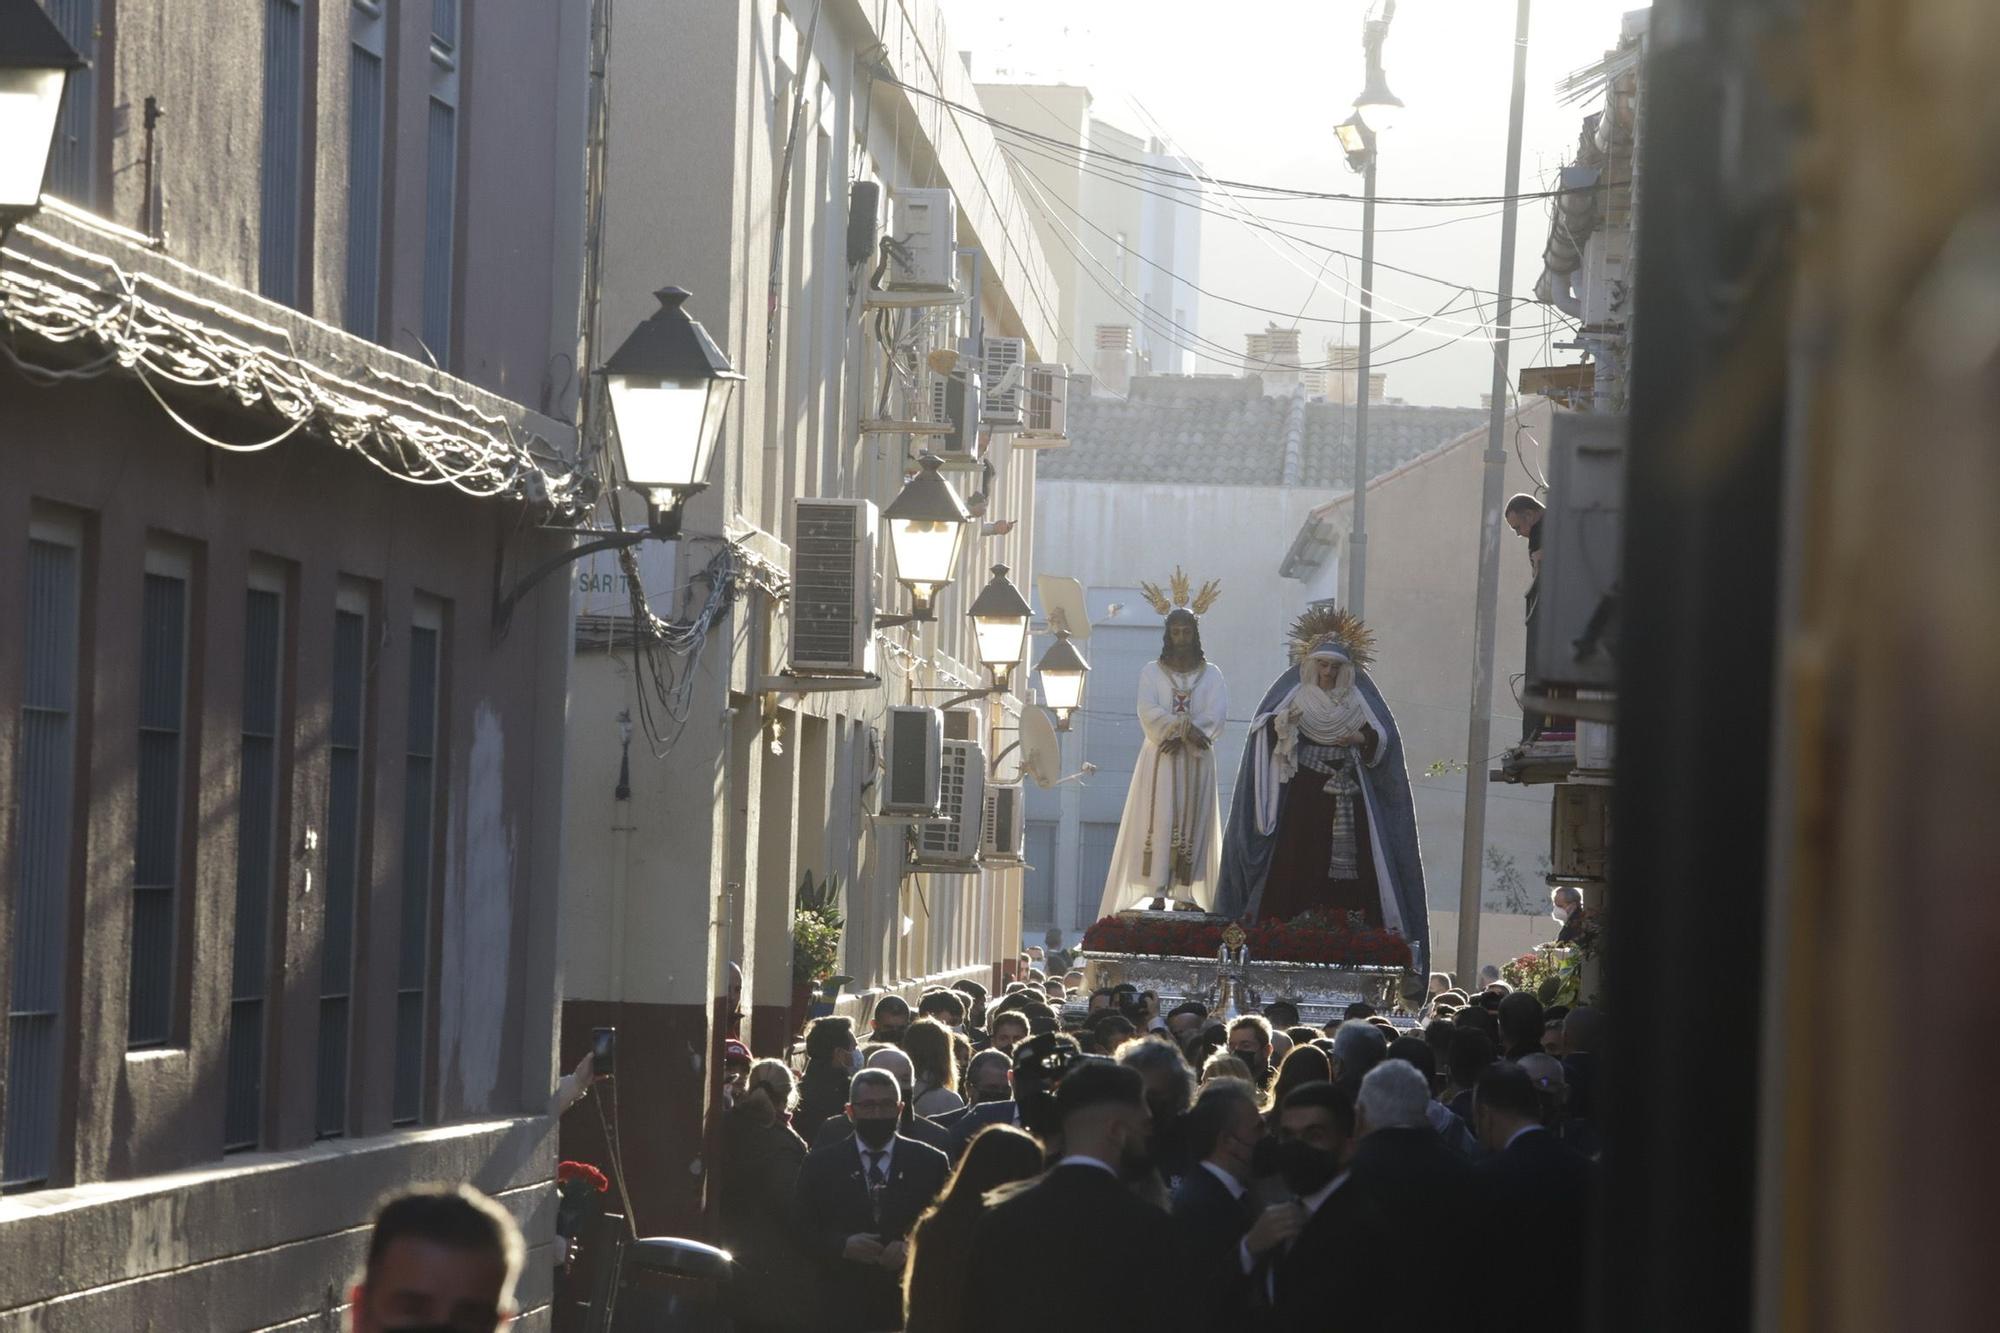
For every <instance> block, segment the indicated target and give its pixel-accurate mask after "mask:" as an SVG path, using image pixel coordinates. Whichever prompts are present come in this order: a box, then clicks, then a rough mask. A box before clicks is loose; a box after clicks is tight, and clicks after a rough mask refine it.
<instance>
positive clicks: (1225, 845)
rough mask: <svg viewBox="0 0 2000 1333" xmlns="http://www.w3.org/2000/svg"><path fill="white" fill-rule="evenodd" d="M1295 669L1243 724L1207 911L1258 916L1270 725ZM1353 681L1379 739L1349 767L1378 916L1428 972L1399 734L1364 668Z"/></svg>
mask: <svg viewBox="0 0 2000 1333" xmlns="http://www.w3.org/2000/svg"><path fill="white" fill-rule="evenodd" d="M1314 637H1315V638H1317V637H1318V636H1314ZM1301 656H1303V654H1301ZM1343 656H1344V654H1343ZM1357 656H1359V655H1357ZM1363 660H1365V657H1364V658H1363ZM1299 673H1300V668H1299V667H1298V666H1291V667H1288V668H1286V670H1285V672H1284V674H1283V675H1281V676H1279V677H1278V679H1277V680H1276V681H1275V682H1274V683H1273V684H1272V686H1271V688H1270V689H1269V690H1267V691H1265V693H1264V698H1263V700H1262V702H1260V703H1259V704H1258V705H1257V712H1256V717H1255V720H1254V721H1253V722H1252V723H1251V724H1250V735H1249V738H1248V739H1247V740H1246V741H1245V743H1244V746H1243V762H1242V765H1241V767H1240V768H1239V769H1238V770H1237V775H1236V790H1235V793H1234V795H1233V797H1232V799H1231V801H1230V806H1229V818H1228V819H1227V820H1226V821H1225V822H1224V825H1223V833H1222V878H1221V880H1220V882H1219V884H1218V885H1217V889H1216V897H1215V909H1214V910H1215V912H1216V913H1217V915H1220V916H1226V917H1230V918H1232V919H1236V920H1256V919H1257V918H1258V916H1259V909H1260V906H1261V903H1262V899H1263V896H1264V884H1265V880H1266V878H1267V877H1268V875H1269V873H1270V869H1271V860H1272V854H1273V851H1274V850H1275V847H1276V843H1277V840H1278V811H1279V805H1280V801H1279V792H1280V789H1281V786H1282V782H1281V780H1280V778H1279V774H1278V767H1277V766H1278V758H1277V756H1276V754H1275V753H1274V751H1275V748H1276V744H1275V736H1274V731H1275V728H1274V726H1273V723H1274V721H1275V719H1276V718H1277V717H1278V715H1279V714H1280V712H1281V710H1283V709H1284V708H1285V707H1286V706H1287V705H1288V704H1289V703H1290V702H1291V700H1292V698H1293V696H1294V695H1295V694H1296V692H1297V691H1298V688H1299V681H1300V674H1299ZM1353 679H1354V685H1355V691H1356V693H1357V694H1358V695H1359V696H1360V699H1361V703H1362V705H1363V706H1364V707H1365V708H1366V710H1367V712H1368V714H1369V722H1370V724H1371V725H1372V726H1374V727H1375V729H1376V731H1377V732H1378V733H1379V735H1380V736H1381V744H1380V745H1379V746H1378V747H1377V748H1376V749H1375V751H1374V758H1373V761H1372V762H1364V763H1361V764H1359V765H1357V767H1356V772H1357V776H1358V777H1359V778H1360V780H1361V783H1360V785H1361V794H1362V796H1363V799H1364V803H1365V809H1366V813H1367V818H1368V821H1369V830H1370V834H1371V841H1372V842H1373V843H1374V851H1375V858H1374V859H1375V869H1376V878H1377V879H1378V880H1380V881H1381V885H1380V887H1381V890H1382V898H1383V902H1382V909H1383V910H1382V919H1383V921H1384V922H1385V923H1386V924H1387V925H1389V926H1390V927H1392V928H1394V929H1398V930H1400V931H1401V932H1402V934H1403V938H1404V939H1406V940H1408V941H1409V945H1410V966H1411V968H1412V970H1413V971H1415V972H1416V973H1417V974H1418V975H1419V976H1422V975H1425V974H1426V973H1428V971H1429V970H1430V933H1431V932H1430V912H1429V906H1428V903H1427V901H1426V899H1425V897H1424V858H1423V848H1422V846H1421V845H1420V843H1419V842H1418V839H1417V816H1416V809H1415V807H1414V806H1413V805H1412V804H1411V800H1410V777H1409V772H1408V769H1407V768H1406V767H1405V765H1404V759H1403V737H1402V733H1401V732H1400V731H1398V730H1397V728H1396V719H1395V717H1394V716H1393V715H1392V714H1391V713H1390V712H1389V705H1388V704H1387V703H1386V702H1384V700H1383V698H1382V692H1381V691H1380V690H1379V689H1377V688H1376V687H1375V682H1374V681H1373V680H1372V679H1371V678H1370V677H1369V675H1368V673H1367V671H1366V670H1361V669H1357V670H1356V671H1355V672H1354V677H1353ZM1305 776H1308V777H1311V776H1312V775H1311V774H1306V775H1305Z"/></svg>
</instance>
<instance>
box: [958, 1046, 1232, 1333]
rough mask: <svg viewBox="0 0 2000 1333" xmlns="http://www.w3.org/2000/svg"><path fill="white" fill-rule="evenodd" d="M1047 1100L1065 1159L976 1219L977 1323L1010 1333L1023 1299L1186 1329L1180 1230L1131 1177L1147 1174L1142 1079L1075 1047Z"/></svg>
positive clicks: (1171, 1332) (1119, 1325)
mask: <svg viewBox="0 0 2000 1333" xmlns="http://www.w3.org/2000/svg"><path fill="white" fill-rule="evenodd" d="M1055 1103H1056V1104H1055V1113H1056V1115H1057V1116H1058V1117H1059V1119H1060V1122H1061V1126H1062V1137H1063V1143H1064V1145H1065V1153H1064V1156H1063V1158H1062V1160H1061V1161H1059V1162H1057V1163H1056V1164H1055V1165H1054V1166H1052V1167H1050V1168H1049V1170H1048V1171H1047V1172H1046V1173H1044V1174H1043V1175H1042V1177H1041V1178H1040V1179H1039V1180H1037V1181H1036V1182H1035V1183H1034V1184H1032V1185H1030V1186H1028V1187H1026V1188H1025V1189H1021V1190H1019V1191H1018V1192H1016V1193H1014V1194H1013V1195H1011V1196H1010V1197H1008V1198H1007V1199H1005V1200H1004V1201H1002V1202H1000V1203H998V1204H996V1205H995V1206H994V1207H992V1208H991V1209H989V1210H988V1211H987V1213H986V1216H985V1217H984V1218H982V1219H981V1220H980V1224H979V1235H978V1239H977V1241H976V1243H975V1244H974V1245H973V1247H972V1253H971V1256H970V1258H971V1265H972V1268H971V1274H970V1277H969V1279H968V1280H969V1289H970V1291H971V1306H972V1308H973V1309H974V1310H976V1311H977V1312H978V1313H977V1323H976V1324H975V1325H974V1328H975V1329H976V1330H978V1333H1015V1330H1017V1329H1018V1328H1019V1327H1020V1326H1021V1321H1022V1317H1023V1315H1022V1311H1023V1308H1024V1307H1023V1305H1022V1301H1023V1300H1024V1299H1027V1300H1030V1301H1032V1306H1031V1307H1028V1308H1031V1309H1033V1310H1035V1311H1042V1312H1055V1317H1056V1318H1057V1319H1058V1320H1059V1322H1060V1323H1062V1324H1063V1326H1065V1327H1073V1328H1079V1329H1145V1330H1146V1331H1147V1333H1175V1330H1186V1329H1191V1328H1193V1327H1194V1326H1195V1324H1194V1318H1195V1315H1196V1313H1197V1312H1196V1311H1195V1310H1194V1309H1192V1308H1191V1304H1192V1303H1191V1302H1189V1301H1187V1300H1186V1299H1185V1294H1184V1288H1185V1283H1186V1278H1187V1269H1186V1267H1185V1265H1184V1262H1183V1259H1182V1255H1183V1247H1182V1243H1181V1239H1180V1232H1179V1230H1178V1229H1177V1228H1176V1227H1175V1226H1174V1223H1173V1221H1172V1219H1170V1218H1169V1217H1168V1216H1167V1214H1166V1213H1165V1212H1163V1211H1162V1210H1160V1209H1158V1208H1156V1207H1154V1206H1153V1205H1152V1204H1149V1203H1147V1202H1146V1201H1145V1200H1143V1199H1141V1198H1140V1197H1139V1196H1138V1195H1136V1194H1134V1193H1133V1192H1132V1189H1131V1188H1130V1185H1129V1183H1128V1182H1131V1181H1139V1180H1144V1179H1145V1178H1146V1177H1147V1176H1149V1175H1150V1174H1151V1173H1152V1163H1151V1162H1150V1161H1148V1160H1147V1158H1146V1139H1147V1132H1148V1128H1149V1126H1148V1113H1147V1110H1146V1085H1145V1081H1144V1080H1143V1079H1141V1078H1140V1076H1139V1073H1138V1071H1137V1070H1133V1069H1127V1068H1125V1067H1123V1066H1121V1065H1117V1064H1114V1063H1112V1062H1111V1061H1109V1060H1105V1059H1101V1058H1093V1057H1079V1058H1077V1059H1076V1060H1075V1061H1074V1062H1072V1063H1071V1064H1070V1065H1069V1067H1068V1068H1067V1069H1066V1070H1065V1071H1064V1073H1063V1077H1062V1082H1061V1084H1060V1086H1059V1087H1058V1088H1057V1090H1056V1095H1055ZM1039 1317H1040V1316H1039V1315H1037V1316H1035V1318H1037V1319H1038V1318H1039Z"/></svg>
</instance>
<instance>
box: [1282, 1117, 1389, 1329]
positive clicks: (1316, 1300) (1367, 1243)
mask: <svg viewBox="0 0 2000 1333" xmlns="http://www.w3.org/2000/svg"><path fill="white" fill-rule="evenodd" d="M1353 1137H1354V1103H1353V1101H1352V1100H1350V1099H1349V1097H1348V1096H1347V1094H1346V1093H1345V1092H1344V1091H1342V1090H1341V1089H1340V1088H1339V1087H1337V1086H1335V1085H1334V1084H1332V1083H1306V1084H1301V1085H1300V1086H1299V1087H1296V1088H1293V1089H1292V1091H1291V1092H1290V1093H1289V1094H1287V1095H1286V1097H1285V1100H1284V1104H1283V1105H1281V1106H1280V1107H1279V1108H1278V1155H1277V1161H1278V1171H1279V1174H1280V1175H1281V1176H1282V1177H1283V1179H1284V1182H1285V1188H1286V1189H1288V1190H1290V1191H1291V1194H1292V1198H1293V1202H1292V1203H1291V1204H1290V1205H1287V1206H1289V1207H1291V1208H1295V1209H1297V1210H1298V1213H1297V1220H1298V1224H1299V1230H1298V1235H1297V1237H1296V1238H1295V1239H1294V1240H1292V1241H1291V1242H1290V1243H1289V1244H1285V1245H1281V1246H1279V1247H1278V1248H1277V1249H1276V1250H1274V1251H1273V1252H1272V1255H1271V1257H1270V1258H1269V1259H1267V1260H1266V1261H1264V1262H1262V1263H1260V1264H1259V1265H1258V1267H1257V1271H1256V1272H1255V1273H1253V1274H1252V1277H1251V1283H1252V1288H1253V1290H1252V1295H1253V1297H1257V1298H1261V1299H1262V1300H1263V1301H1265V1302H1268V1305H1269V1308H1270V1310H1271V1312H1272V1320H1271V1323H1272V1324H1273V1325H1274V1326H1275V1327H1277V1328H1280V1329H1284V1330H1288V1331H1289V1330H1298V1331H1299V1333H1305V1330H1308V1329H1311V1330H1321V1329H1324V1328H1325V1327H1326V1326H1327V1320H1328V1317H1329V1314H1330V1312H1332V1311H1336V1310H1337V1311H1339V1314H1340V1319H1341V1326H1342V1327H1344V1328H1374V1327H1385V1326H1387V1324H1388V1323H1389V1321H1390V1319H1391V1317H1392V1311H1391V1309H1390V1307H1389V1303H1388V1294H1389V1289H1388V1288H1387V1287H1386V1286H1384V1285H1383V1284H1382V1283H1381V1281H1380V1280H1379V1276H1378V1275H1379V1274H1380V1272H1381V1271H1382V1265H1383V1263H1384V1261H1385V1260H1386V1259H1387V1258H1388V1257H1389V1254H1390V1244H1389V1242H1390V1239H1391V1233H1390V1231H1389V1226H1388V1220H1387V1218H1386V1216H1385V1215H1384V1213H1383V1211H1382V1209H1381V1206H1380V1205H1379V1204H1377V1203H1376V1202H1375V1200H1374V1199H1373V1198H1372V1197H1371V1196H1369V1195H1368V1194H1367V1193H1366V1192H1365V1191H1364V1190H1362V1189H1360V1188H1357V1187H1356V1186H1354V1184H1353V1183H1352V1182H1351V1181H1350V1179H1349V1178H1348V1174H1347V1170H1346V1165H1345V1164H1346V1158H1347V1152H1348V1147H1349V1144H1350V1143H1351V1142H1352V1140H1353ZM1396 1294H1397V1296H1398V1297H1399V1298H1402V1297H1406V1296H1407V1293H1404V1292H1397V1293H1396ZM1405 1313H1407V1312H1405Z"/></svg>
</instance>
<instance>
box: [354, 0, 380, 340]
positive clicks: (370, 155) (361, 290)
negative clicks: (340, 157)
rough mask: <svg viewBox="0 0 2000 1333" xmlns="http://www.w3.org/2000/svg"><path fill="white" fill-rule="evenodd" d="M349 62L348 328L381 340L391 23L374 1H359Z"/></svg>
mask: <svg viewBox="0 0 2000 1333" xmlns="http://www.w3.org/2000/svg"><path fill="white" fill-rule="evenodd" d="M353 24H354V27H353V34H354V38H353V45H352V46H351V47H350V48H349V50H348V57H347V74H348V78H347V84H348V88H347V96H348V101H347V290H346V300H345V302H344V303H343V304H344V309H343V318H344V325H345V327H346V329H347V331H348V332H349V333H353V334H358V335H360V336H361V337H363V338H375V337H378V336H379V326H380V315H379V312H378V309H377V307H378V305H379V302H380V295H381V283H382V135H383V123H384V121H383V116H384V107H385V105H386V103H385V101H384V82H383V55H384V52H385V42H386V39H387V31H388V21H387V20H386V19H385V18H384V17H383V13H382V8H381V6H380V5H378V4H376V3H373V0H355V3H354V6H353Z"/></svg>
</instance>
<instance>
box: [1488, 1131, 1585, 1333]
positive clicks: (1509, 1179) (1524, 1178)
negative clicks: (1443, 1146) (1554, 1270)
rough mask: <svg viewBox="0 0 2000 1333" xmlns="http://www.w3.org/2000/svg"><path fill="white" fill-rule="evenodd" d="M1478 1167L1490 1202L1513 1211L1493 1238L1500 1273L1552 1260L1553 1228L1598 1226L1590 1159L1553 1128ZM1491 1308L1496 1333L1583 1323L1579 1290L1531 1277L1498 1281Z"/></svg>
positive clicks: (1569, 1231)
mask: <svg viewBox="0 0 2000 1333" xmlns="http://www.w3.org/2000/svg"><path fill="white" fill-rule="evenodd" d="M1474 1170H1475V1172H1476V1178H1477V1179H1478V1180H1479V1182H1480V1183H1481V1184H1482V1185H1483V1186H1484V1187H1485V1191H1486V1197H1485V1200H1484V1201H1483V1206H1484V1208H1487V1209H1492V1210H1495V1212H1494V1215H1495V1216H1503V1215H1504V1216H1505V1217H1506V1218H1507V1219H1508V1223H1507V1225H1506V1226H1504V1227H1500V1228H1497V1229H1496V1230H1495V1231H1494V1232H1493V1234H1492V1236H1491V1237H1490V1240H1489V1243H1490V1245H1491V1247H1492V1249H1491V1254H1492V1262H1493V1271H1494V1272H1495V1273H1506V1274H1519V1273H1527V1272H1533V1271H1535V1269H1536V1266H1537V1265H1540V1264H1546V1263H1547V1262H1548V1254H1549V1250H1548V1243H1549V1238H1550V1237H1551V1236H1587V1235H1590V1234H1591V1231H1590V1227H1591V1225H1592V1223H1591V1218H1590V1207H1591V1204H1590V1193H1591V1177H1592V1167H1591V1164H1590V1160H1589V1159H1588V1158H1586V1157H1584V1156H1583V1155H1582V1154H1580V1153H1578V1152H1576V1151H1574V1150H1573V1149H1571V1148H1569V1147H1568V1146H1566V1145H1565V1144H1564V1143H1563V1142H1562V1140H1560V1139H1558V1138H1557V1137H1556V1136H1555V1135H1554V1134H1551V1133H1550V1132H1549V1131H1548V1130H1545V1129H1533V1130H1529V1131H1528V1132H1527V1133H1526V1134H1523V1135H1521V1137H1519V1138H1517V1139H1515V1140H1514V1141H1513V1142H1512V1143H1511V1144H1509V1145H1508V1146H1507V1147H1506V1148H1505V1149H1503V1150H1502V1151H1500V1152H1497V1153H1492V1154H1489V1155H1488V1156H1487V1157H1485V1158H1483V1159H1482V1160H1481V1161H1480V1163H1479V1165H1478V1166H1477V1167H1475V1168H1474ZM1500 1210H1504V1212H1502V1211H1500ZM1484 1308H1485V1309H1486V1311H1487V1317H1486V1318H1485V1320H1484V1321H1483V1322H1482V1327H1483V1328H1490V1329H1492V1330H1494V1333H1512V1331H1513V1330H1528V1329H1538V1330H1542V1333H1570V1331H1571V1330H1575V1329H1578V1328H1581V1327H1582V1323H1583V1321H1582V1310H1581V1308H1580V1306H1579V1304H1578V1297H1577V1296H1576V1295H1575V1294H1574V1293H1570V1294H1568V1295H1562V1294H1558V1293H1552V1292H1549V1291H1546V1290H1544V1291H1536V1290H1534V1289H1533V1287H1532V1284H1530V1285H1528V1286H1523V1285H1522V1284H1520V1283H1518V1282H1508V1283H1496V1284H1495V1285H1494V1286H1493V1287H1492V1288H1491V1290H1490V1294H1489V1303H1488V1305H1487V1306H1486V1307H1484Z"/></svg>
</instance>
